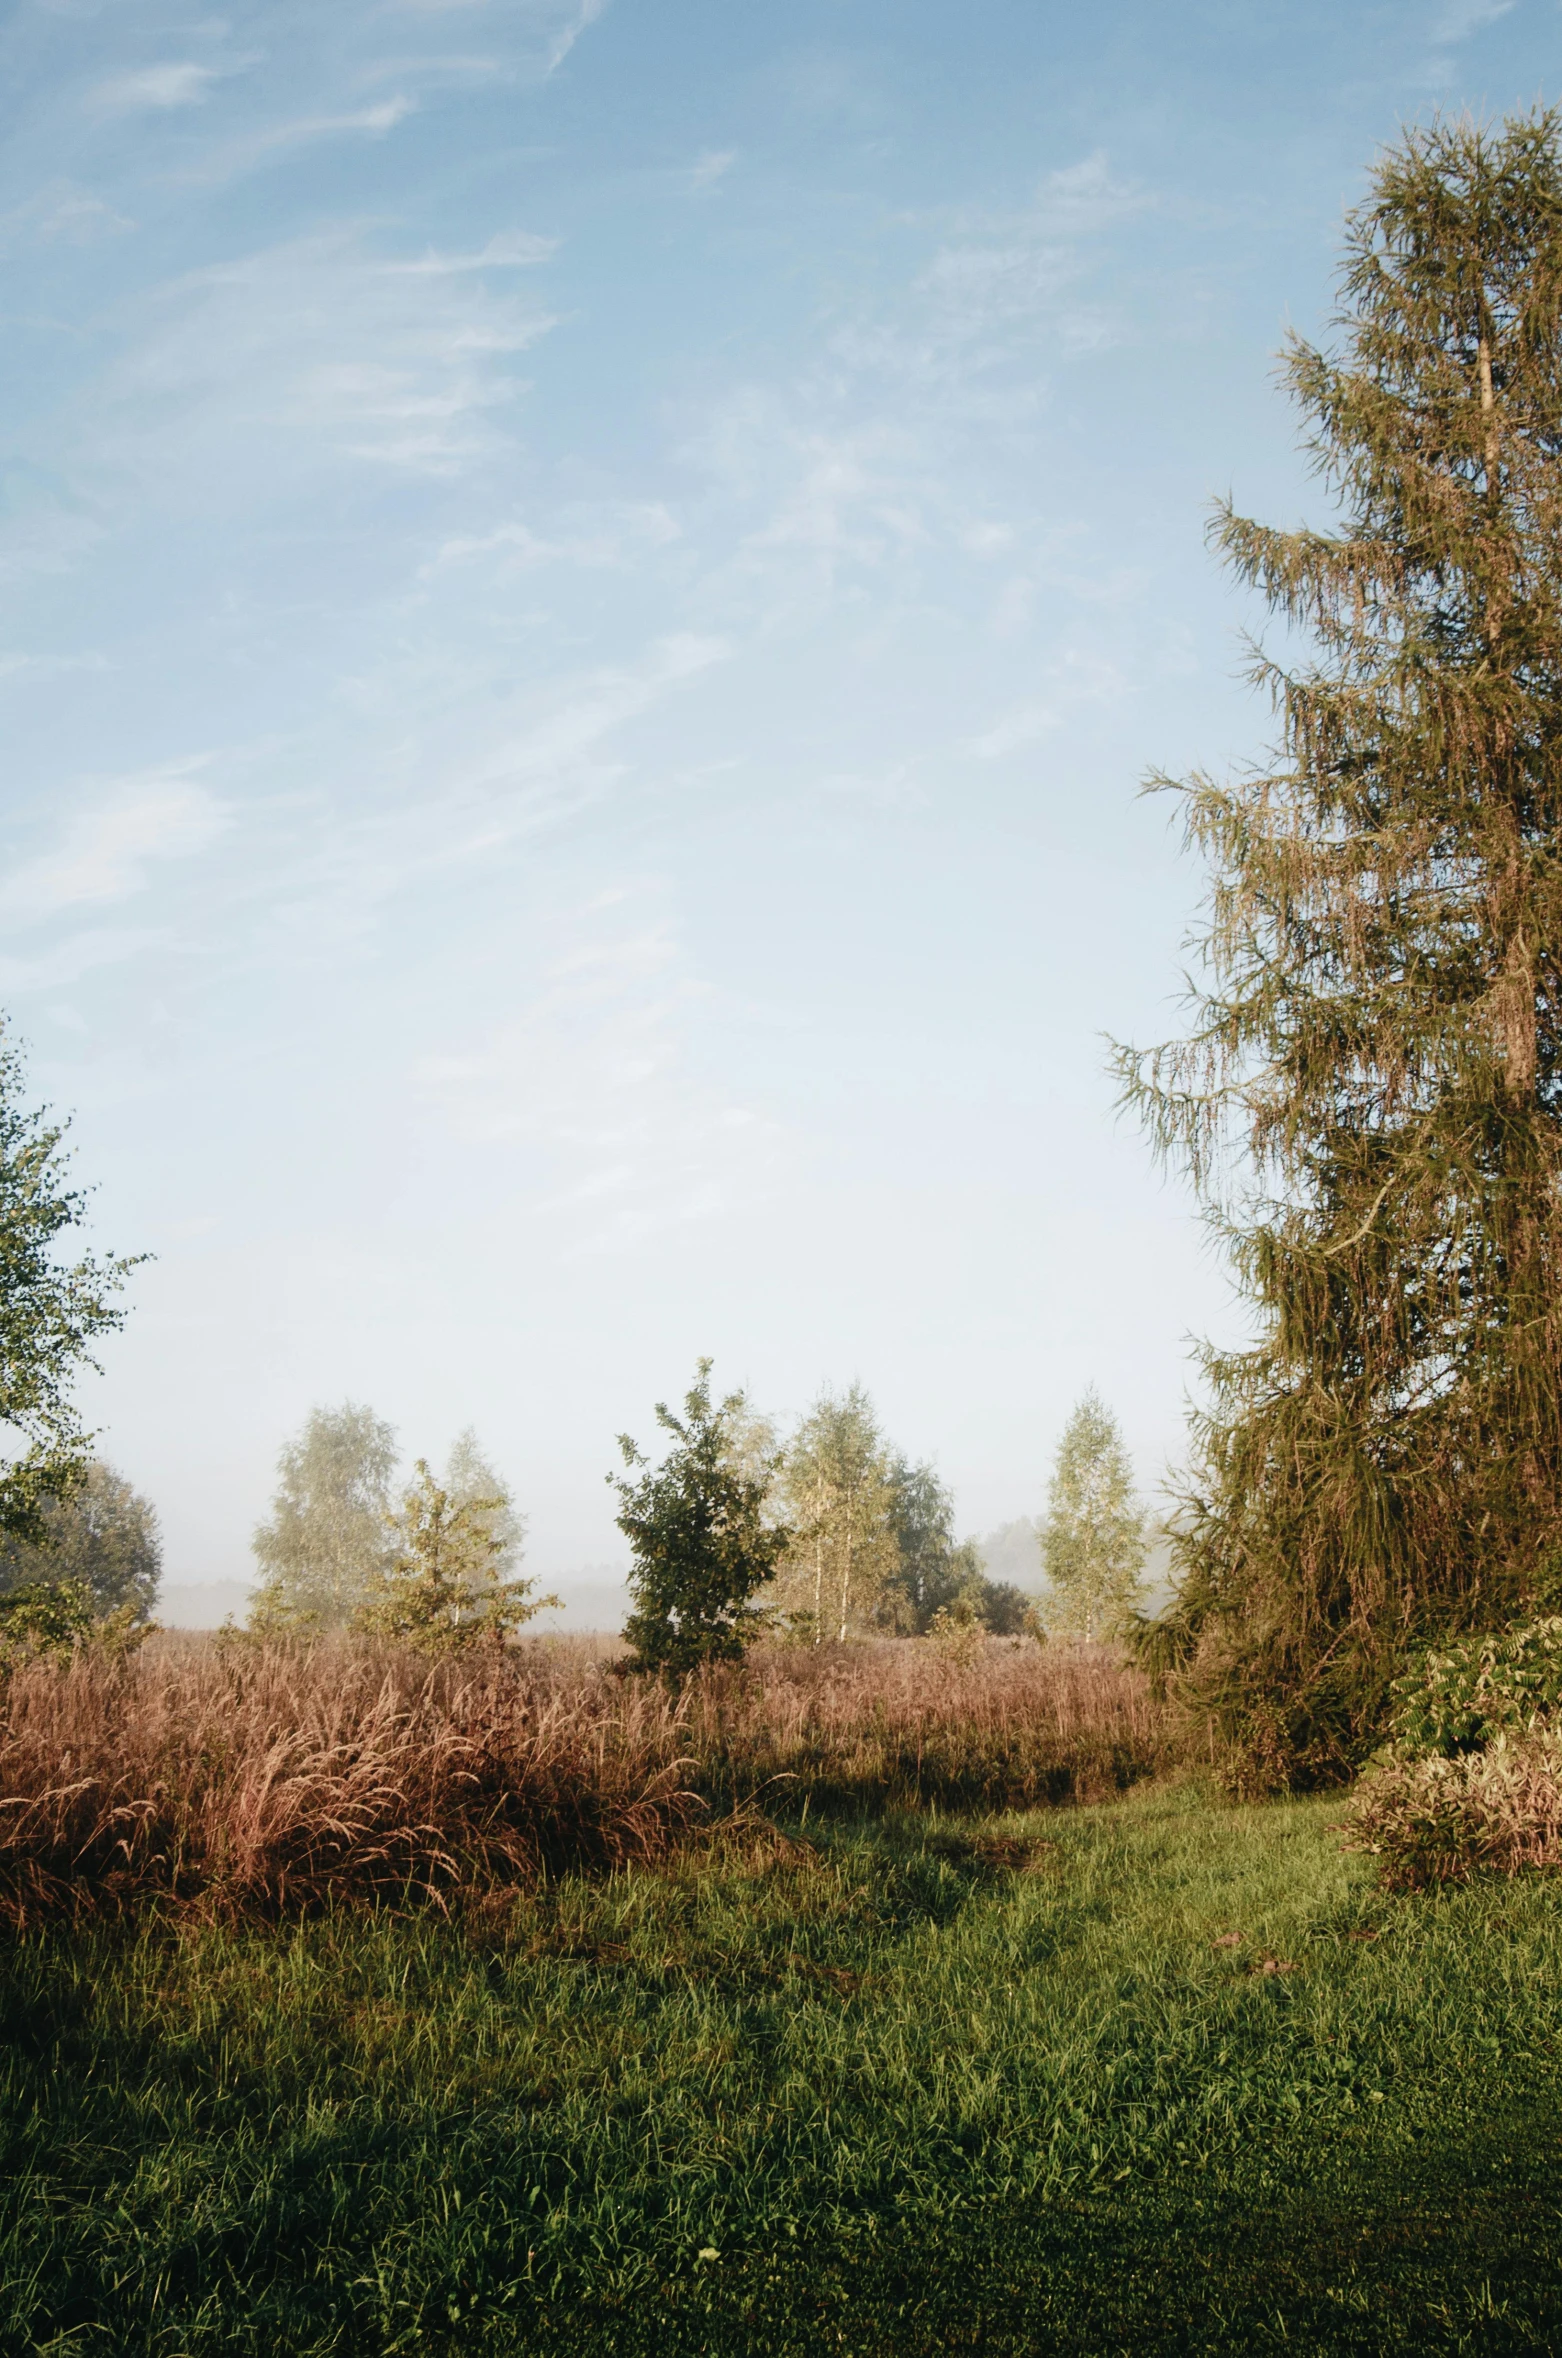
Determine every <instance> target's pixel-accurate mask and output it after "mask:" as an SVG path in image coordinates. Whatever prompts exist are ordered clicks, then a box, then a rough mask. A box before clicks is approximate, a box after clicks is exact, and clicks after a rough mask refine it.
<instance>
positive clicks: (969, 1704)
mask: <svg viewBox="0 0 1562 2358" xmlns="http://www.w3.org/2000/svg"><path fill="white" fill-rule="evenodd" d="M1164 1757H1165V1741H1164V1735H1163V1732H1162V1724H1161V1719H1160V1715H1159V1713H1158V1711H1157V1710H1156V1707H1155V1706H1154V1705H1153V1704H1152V1702H1151V1700H1150V1698H1149V1694H1148V1691H1147V1689H1146V1686H1145V1683H1144V1681H1143V1679H1142V1678H1141V1677H1140V1676H1139V1675H1138V1673H1136V1672H1134V1671H1132V1670H1131V1669H1129V1668H1127V1667H1126V1666H1125V1665H1124V1664H1122V1663H1121V1662H1120V1661H1118V1660H1117V1659H1116V1658H1115V1657H1114V1656H1113V1655H1111V1654H1110V1653H1108V1652H1106V1651H1105V1650H1104V1649H1099V1648H1095V1649H1086V1648H1061V1647H1048V1648H1046V1649H1042V1648H1039V1647H1035V1646H1025V1647H1011V1646H1005V1645H989V1646H988V1647H987V1648H985V1649H984V1652H983V1654H982V1656H981V1658H980V1659H979V1660H976V1661H973V1662H970V1663H967V1664H962V1663H958V1662H951V1661H950V1660H949V1659H948V1658H947V1657H946V1656H942V1655H940V1654H939V1653H938V1652H937V1651H936V1650H935V1649H933V1648H930V1647H928V1646H926V1645H923V1644H918V1643H916V1642H915V1641H886V1642H884V1643H881V1644H874V1645H864V1646H846V1647H827V1648H821V1649H818V1650H817V1651H802V1650H797V1649H789V1648H769V1649H764V1650H761V1651H759V1652H757V1653H756V1654H755V1655H754V1656H752V1657H751V1658H750V1660H749V1661H748V1662H747V1663H745V1664H742V1665H739V1666H723V1667H718V1668H714V1669H712V1670H710V1671H709V1672H707V1673H706V1674H705V1675H703V1676H702V1677H699V1678H696V1679H693V1680H690V1681H689V1682H688V1683H687V1684H686V1685H685V1686H684V1688H683V1689H682V1691H681V1692H674V1691H672V1690H670V1689H668V1688H666V1687H664V1686H661V1685H659V1684H657V1683H655V1682H653V1681H649V1680H645V1679H638V1678H625V1677H623V1676H620V1675H619V1674H618V1673H617V1672H616V1670H615V1668H614V1665H613V1663H612V1661H611V1659H610V1658H608V1656H607V1654H606V1653H605V1652H604V1650H603V1649H601V1648H595V1647H592V1646H590V1645H587V1644H582V1643H579V1642H576V1643H573V1644H572V1643H570V1642H568V1641H564V1642H560V1641H557V1640H551V1641H550V1640H541V1641H532V1642H531V1643H529V1644H526V1645H522V1646H519V1647H516V1648H514V1649H513V1650H512V1651H511V1652H509V1653H506V1654H496V1655H489V1656H484V1657H483V1658H481V1659H478V1660H475V1661H474V1660H471V1659H468V1660H463V1661H456V1662H450V1661H447V1662H443V1663H439V1664H436V1665H433V1666H430V1664H429V1663H428V1662H427V1661H426V1660H425V1659H422V1658H420V1657H418V1656H416V1655H413V1654H409V1653H406V1652H398V1651H395V1650H391V1649H387V1648H384V1647H377V1646H373V1645H369V1644H365V1643H348V1642H342V1643H337V1644H331V1645H321V1646H318V1647H314V1648H311V1649H306V1648H303V1647H299V1646H289V1645H285V1644H284V1645H270V1646H257V1645H253V1644H248V1643H234V1642H231V1641H224V1640H221V1639H208V1640H192V1639H183V1640H180V1639H176V1638H166V1637H165V1638H160V1639H155V1640H154V1641H153V1642H152V1643H151V1644H150V1645H149V1646H147V1647H146V1648H145V1649H144V1650H143V1651H142V1652H141V1653H139V1654H137V1655H135V1656H133V1657H131V1658H129V1659H119V1660H115V1659H112V1658H109V1657H106V1656H104V1655H101V1654H95V1653H90V1652H88V1653H82V1654H79V1655H78V1656H77V1657H76V1658H75V1659H74V1660H73V1661H71V1662H69V1663H67V1664H64V1665H58V1664H50V1663H46V1662H35V1663H32V1664H30V1665H28V1666H27V1667H25V1668H23V1669H21V1670H18V1671H16V1672H15V1673H14V1674H13V1675H12V1676H11V1677H10V1678H9V1679H8V1680H7V1681H6V1682H5V1685H4V1689H3V1693H0V1917H3V1918H4V1919H5V1920H6V1921H8V1922H9V1923H10V1924H12V1925H13V1926H18V1927H19V1926H24V1925H26V1924H28V1923H30V1922H32V1921H35V1920H38V1919H41V1918H43V1917H47V1916H58V1915H61V1914H74V1915H84V1914H94V1913H97V1914H102V1913H116V1912H125V1911H128V1910H131V1909H134V1908H136V1907H139V1906H141V1905H143V1904H145V1903H147V1902H150V1901H160V1902H164V1903H174V1904H176V1905H179V1906H181V1907H186V1908H195V1909H198V1910H200V1911H202V1912H205V1913H241V1914H256V1915H268V1916H278V1915H283V1914H296V1913H303V1912H308V1911H310V1910H312V1909H317V1908H319V1907H322V1906H325V1905H328V1904H333V1903H337V1902H340V1901H344V1900H373V1901H387V1900H390V1901H411V1900H414V1899H429V1898H433V1899H441V1898H443V1897H445V1896H447V1895H451V1894H453V1893H455V1892H456V1891H460V1890H465V1891H466V1892H468V1893H474V1894H475V1893H480V1892H483V1891H494V1890H501V1889H504V1888H514V1887H517V1886H522V1885H526V1884H530V1883H534V1882H536V1881H537V1880H538V1879H539V1878H540V1877H542V1876H544V1875H547V1874H550V1873H558V1872H561V1871H564V1870H567V1869H584V1870H587V1871H595V1872H601V1871H610V1870H612V1869H614V1868H618V1867H624V1866H628V1865H631V1864H637V1863H638V1864H647V1863H654V1862H655V1861H657V1860H659V1859H663V1858H666V1857H667V1856H668V1855H669V1854H671V1853H672V1852H674V1851H676V1850H678V1849H680V1848H682V1847H684V1846H686V1845H687V1844H689V1843H690V1842H691V1841H693V1840H696V1839H699V1838H702V1837H704V1836H707V1835H708V1834H709V1833H710V1832H711V1831H712V1830H713V1829H715V1828H717V1827H718V1826H720V1825H721V1824H722V1823H723V1821H724V1820H725V1821H726V1822H727V1824H728V1825H729V1827H730V1824H731V1822H732V1820H733V1815H734V1813H737V1815H738V1817H739V1818H740V1819H746V1818H748V1817H751V1816H752V1811H753V1805H754V1803H755V1802H756V1800H757V1801H758V1802H759V1803H760V1805H761V1806H763V1807H764V1808H765V1809H775V1808H777V1807H780V1808H782V1809H784V1810H786V1811H787V1812H788V1814H790V1813H791V1811H792V1810H793V1809H794V1808H797V1807H800V1806H801V1804H802V1802H803V1801H804V1800H806V1801H807V1803H808V1805H809V1807H810V1808H812V1809H816V1810H825V1809H828V1810H836V1811H839V1810H843V1809H844V1810H868V1809H880V1808H886V1807H916V1806H918V1805H920V1804H924V1803H927V1802H930V1801H943V1802H948V1803H950V1804H952V1805H963V1806H989V1807H1003V1806H1017V1805H1026V1804H1034V1803H1037V1802H1047V1801H1051V1802H1060V1801H1066V1800H1069V1799H1074V1798H1094V1797H1096V1796H1098V1795H1100V1794H1102V1793H1106V1792H1110V1791H1115V1790H1119V1789H1121V1788H1122V1787H1123V1786H1125V1785H1127V1784H1128V1783H1130V1782H1132V1781H1133V1780H1134V1779H1135V1778H1136V1777H1139V1776H1142V1775H1144V1774H1146V1773H1149V1772H1150V1771H1152V1770H1153V1769H1155V1768H1156V1767H1157V1766H1159V1765H1161V1763H1162V1761H1163V1760H1164Z"/></svg>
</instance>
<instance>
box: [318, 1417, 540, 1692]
mask: <svg viewBox="0 0 1562 2358" xmlns="http://www.w3.org/2000/svg"><path fill="white" fill-rule="evenodd" d="M452 1455H453V1457H454V1459H455V1461H456V1466H455V1470H456V1472H457V1474H458V1476H459V1475H460V1474H461V1473H462V1472H465V1473H467V1474H470V1473H471V1472H472V1471H473V1470H474V1467H477V1468H482V1470H483V1471H484V1472H486V1471H487V1470H488V1469H487V1468H486V1467H483V1463H482V1458H481V1455H480V1453H479V1452H478V1449H477V1444H476V1440H475V1438H474V1437H473V1436H472V1435H470V1434H463V1435H462V1438H461V1441H460V1442H458V1443H457V1445H456V1450H455V1451H454V1452H452ZM506 1515H508V1516H509V1517H510V1521H511V1524H512V1525H513V1523H514V1521H515V1517H514V1514H513V1509H511V1508H510V1504H509V1500H508V1496H507V1495H505V1494H503V1493H502V1488H501V1487H496V1489H495V1491H494V1492H493V1493H492V1494H490V1495H488V1496H483V1495H482V1494H478V1495H476V1496H471V1495H469V1496H467V1497H465V1498H462V1497H460V1496H458V1495H456V1493H455V1492H454V1491H453V1490H452V1489H451V1488H448V1487H446V1486H445V1485H444V1484H442V1483H439V1482H437V1481H436V1480H435V1479H434V1476H433V1475H432V1474H431V1473H430V1471H429V1468H428V1463H427V1461H426V1459H423V1458H419V1460H418V1462H417V1467H416V1470H415V1475H414V1479H413V1481H412V1484H411V1486H410V1487H409V1489H408V1490H407V1492H406V1494H405V1496H404V1498H403V1500H402V1505H401V1511H400V1513H399V1514H398V1515H395V1516H393V1517H392V1518H391V1519H390V1538H391V1550H390V1555H389V1560H388V1561H387V1562H386V1563H385V1564H384V1566H383V1567H382V1569H381V1570H380V1571H378V1572H377V1573H376V1574H375V1575H374V1577H373V1578H372V1580H371V1581H370V1583H369V1586H368V1588H367V1591H366V1593H365V1595H364V1597H363V1599H362V1601H361V1602H360V1604H359V1605H358V1607H357V1609H356V1611H355V1612H354V1614H353V1617H352V1621H353V1627H354V1628H355V1629H358V1630H361V1631H363V1632H364V1633H365V1634H367V1635H370V1636H374V1637H383V1638H391V1639H394V1640H396V1641H397V1642H398V1643H400V1644H403V1645H410V1646H416V1647H417V1648H419V1650H420V1651H422V1652H424V1653H430V1654H450V1653H457V1652H461V1651H463V1650H464V1649H466V1648H467V1647H470V1646H474V1645H481V1644H487V1645H491V1646H502V1645H503V1644H504V1642H505V1640H506V1639H507V1638H509V1637H511V1636H512V1635H513V1634H514V1632H515V1631H516V1630H518V1629H520V1628H521V1627H522V1626H523V1625H524V1624H525V1623H526V1622H528V1621H529V1620H530V1619H531V1617H532V1615H533V1614H534V1613H540V1612H541V1611H542V1609H543V1607H544V1606H545V1605H556V1604H557V1603H558V1601H559V1600H558V1598H557V1597H537V1596H533V1594H532V1589H533V1586H534V1583H533V1582H531V1581H530V1580H525V1579H521V1578H518V1577H516V1576H515V1575H514V1573H513V1571H508V1567H510V1566H513V1564H514V1562H515V1560H516V1556H517V1554H518V1549H519V1541H518V1538H517V1536H516V1535H515V1533H514V1531H513V1529H510V1530H506V1528H505V1527H504V1524H503V1521H502V1518H504V1517H505V1516H506Z"/></svg>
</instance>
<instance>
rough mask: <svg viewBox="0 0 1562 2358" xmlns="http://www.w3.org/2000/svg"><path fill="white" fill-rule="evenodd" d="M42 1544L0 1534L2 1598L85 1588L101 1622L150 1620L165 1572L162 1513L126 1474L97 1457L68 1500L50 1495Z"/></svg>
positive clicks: (44, 1506) (45, 1501)
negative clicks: (19, 1592) (160, 1525)
mask: <svg viewBox="0 0 1562 2358" xmlns="http://www.w3.org/2000/svg"><path fill="white" fill-rule="evenodd" d="M40 1513H41V1518H42V1526H43V1529H42V1536H41V1538H40V1539H39V1540H37V1541H31V1540H25V1539H18V1538H16V1537H15V1536H14V1535H13V1536H10V1537H0V1595H10V1594H12V1593H13V1592H14V1591H15V1590H17V1589H21V1588H34V1587H55V1586H61V1585H69V1586H72V1587H75V1588H80V1589H84V1590H85V1591H86V1594H87V1597H88V1598H89V1600H90V1604H91V1610H92V1614H93V1616H94V1618H95V1619H97V1620H100V1621H106V1620H107V1619H108V1618H109V1617H110V1615H112V1614H123V1615H124V1616H125V1617H126V1618H127V1619H128V1620H130V1621H132V1622H142V1621H147V1620H149V1619H150V1618H151V1615H152V1612H153V1609H154V1607H155V1605H156V1603H157V1590H158V1583H159V1581H160V1580H161V1578H162V1570H163V1543H162V1537H161V1534H160V1533H159V1530H158V1524H157V1510H156V1509H155V1508H154V1506H153V1505H152V1502H151V1500H150V1499H147V1498H143V1497H142V1495H141V1493H140V1492H139V1491H138V1490H136V1489H135V1488H134V1487H133V1486H132V1485H131V1484H130V1483H129V1482H127V1481H126V1479H125V1477H124V1475H123V1474H120V1473H116V1472H115V1470H114V1468H113V1467H112V1466H109V1465H105V1464H104V1463H103V1461H102V1459H101V1458H94V1459H92V1460H91V1462H90V1463H89V1465H88V1466H87V1469H86V1472H85V1473H84V1474H83V1475H82V1477H81V1479H80V1480H79V1481H77V1482H76V1483H75V1484H74V1485H73V1486H72V1487H71V1488H70V1489H69V1490H67V1491H66V1492H65V1493H64V1495H63V1496H55V1497H45V1498H44V1499H43V1501H42V1503H41V1508H40Z"/></svg>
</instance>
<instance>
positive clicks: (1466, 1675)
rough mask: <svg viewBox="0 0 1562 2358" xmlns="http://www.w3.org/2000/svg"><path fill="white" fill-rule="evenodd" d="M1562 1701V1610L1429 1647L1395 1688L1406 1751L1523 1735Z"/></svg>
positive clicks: (1398, 1736) (1395, 1728)
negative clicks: (1532, 1619)
mask: <svg viewBox="0 0 1562 2358" xmlns="http://www.w3.org/2000/svg"><path fill="white" fill-rule="evenodd" d="M1559 1708H1562V1616H1556V1615H1554V1616H1552V1618H1550V1619H1549V1620H1545V1621H1531V1622H1528V1623H1525V1624H1523V1625H1521V1626H1520V1627H1518V1628H1516V1629H1505V1630H1496V1631H1486V1632H1483V1633H1480V1634H1478V1635H1476V1636H1474V1637H1467V1638H1461V1639H1460V1640H1459V1641H1458V1642H1457V1643H1456V1644H1455V1645H1452V1646H1447V1647H1443V1648H1440V1649H1438V1650H1435V1651H1429V1652H1428V1653H1426V1654H1424V1655H1423V1656H1422V1657H1421V1659H1420V1660H1419V1661H1418V1662H1417V1663H1416V1665H1415V1666H1414V1668H1413V1669H1412V1670H1410V1671H1408V1672H1407V1673H1406V1675H1405V1676H1404V1677H1403V1678H1401V1679H1399V1680H1397V1681H1396V1683H1395V1685H1394V1688H1393V1713H1392V1718H1391V1721H1390V1733H1391V1735H1392V1738H1393V1741H1394V1743H1395V1745H1396V1747H1398V1748H1399V1749H1401V1750H1402V1751H1404V1752H1406V1753H1408V1754H1410V1755H1412V1756H1415V1757H1419V1756H1421V1755H1424V1754H1429V1753H1439V1754H1442V1755H1443V1756H1444V1757H1445V1758H1452V1757H1454V1756H1455V1755H1457V1754H1459V1753H1464V1752H1474V1751H1478V1750H1479V1749H1480V1748H1481V1747H1482V1746H1483V1745H1485V1744H1488V1743H1490V1741H1491V1740H1492V1738H1493V1737H1495V1736H1499V1735H1518V1734H1522V1733H1525V1732H1527V1731H1528V1730H1530V1729H1532V1728H1534V1727H1536V1726H1537V1725H1538V1724H1540V1723H1541V1722H1542V1721H1545V1720H1548V1719H1549V1718H1550V1717H1551V1716H1552V1715H1553V1714H1554V1713H1555V1712H1556V1711H1557V1710H1558V1709H1559Z"/></svg>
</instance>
